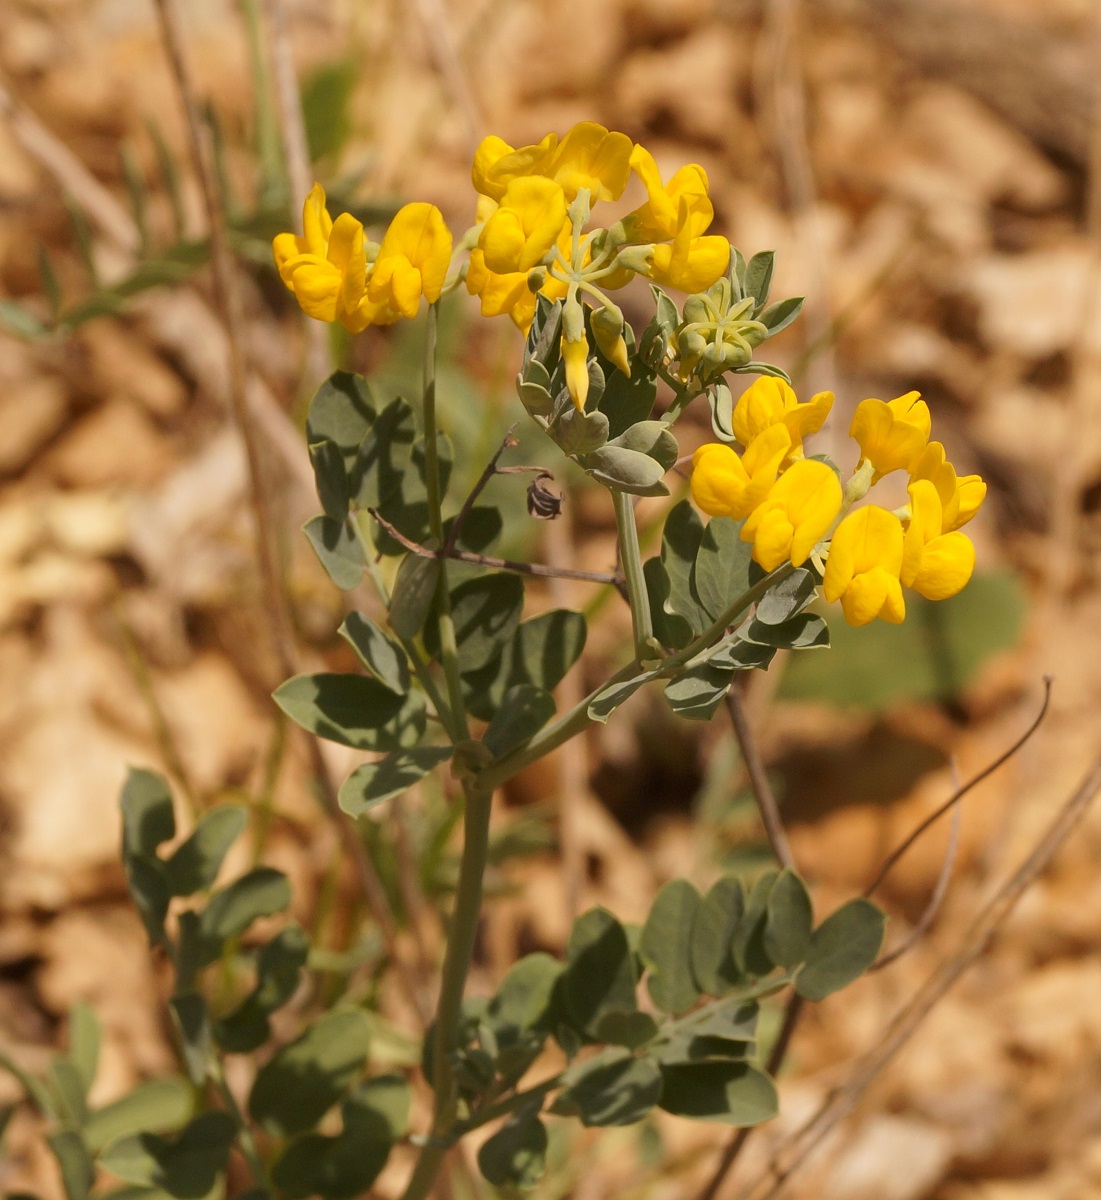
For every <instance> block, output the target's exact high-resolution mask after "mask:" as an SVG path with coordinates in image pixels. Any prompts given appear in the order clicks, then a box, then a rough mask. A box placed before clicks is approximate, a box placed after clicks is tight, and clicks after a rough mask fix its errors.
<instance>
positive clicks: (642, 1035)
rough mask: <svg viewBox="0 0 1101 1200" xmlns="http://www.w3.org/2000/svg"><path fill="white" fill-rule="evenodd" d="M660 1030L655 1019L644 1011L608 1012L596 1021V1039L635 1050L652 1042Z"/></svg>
mask: <svg viewBox="0 0 1101 1200" xmlns="http://www.w3.org/2000/svg"><path fill="white" fill-rule="evenodd" d="M659 1032H660V1030H659V1028H658V1023H657V1021H655V1020H654V1018H653V1017H652V1016H650V1014H649V1013H644V1012H609V1013H605V1014H604V1015H603V1016H602V1017H601V1018H600V1020H599V1021H598V1022H597V1023H596V1040H597V1041H598V1042H607V1043H608V1045H610V1046H626V1048H627V1049H628V1050H636V1049H637V1048H638V1047H639V1046H644V1045H646V1043H647V1042H652V1041H653V1040H654V1038H656V1037H657V1036H658V1033H659Z"/></svg>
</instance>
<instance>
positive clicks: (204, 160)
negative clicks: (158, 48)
mask: <svg viewBox="0 0 1101 1200" xmlns="http://www.w3.org/2000/svg"><path fill="white" fill-rule="evenodd" d="M155 2H156V8H157V14H158V17H159V18H160V24H161V32H162V36H163V39H164V45H165V51H166V53H167V55H168V59H169V63H170V65H171V68H172V73H173V76H174V78H175V81H176V87H177V89H178V91H179V94H180V100H181V102H182V104H183V108H184V115H185V118H186V121H187V129H188V135H189V138H190V141H191V152H192V156H193V159H194V164H195V172H196V175H197V177H198V180H199V185H200V189H201V192H202V197H203V205H204V208H205V210H206V216H207V221H208V224H209V227H210V251H211V268H212V271H213V279H214V302H215V307H216V310H217V311H218V313H219V315H220V317H221V319H222V324H223V326H224V328H225V332H226V344H227V348H228V352H229V367H230V383H231V386H230V399H231V401H232V407H233V413H234V416H235V418H236V422H237V426H238V430H239V432H240V434H241V438H242V440H243V442H244V446H245V455H246V459H247V462H248V473H249V485H250V486H249V495H250V499H251V503H252V510H253V519H254V523H255V527H256V528H255V531H254V532H255V537H256V551H257V558H258V561H259V566H260V572H261V578H262V581H263V592H264V598H265V601H266V603H267V607H268V620H269V622H270V625H271V630H272V636H273V640H274V644H275V650H276V654H277V656H278V659H279V665H280V670H281V671H282V673H283V674H284V675H293V674H295V673H296V670H295V668H296V660H297V657H298V655H297V647H296V645H295V642H294V637H293V633H292V627H291V621H290V613H289V610H288V606H287V597H286V593H285V591H284V587H283V580H282V578H281V576H280V572H279V567H278V562H277V558H276V551H275V538H274V529H273V525H272V521H271V511H270V506H269V504H268V498H267V492H266V490H265V487H264V480H263V475H262V469H261V463H260V454H259V447H258V446H257V442H256V436H255V431H254V428H253V424H252V421H251V419H250V414H249V407H248V399H247V388H248V366H247V363H246V361H245V355H244V351H243V346H244V340H245V336H244V335H245V329H244V312H243V309H242V306H241V301H240V294H239V292H238V289H237V287H236V286H235V280H234V276H233V259H232V256H231V252H230V248H229V241H228V238H227V235H226V223H225V204H224V197H223V196H222V195H221V194H220V187H219V180H218V173H217V171H216V170H214V168H213V163H212V160H211V147H210V145H209V138H208V132H209V131H208V130H207V129H206V127H205V126H204V124H203V120H202V117H201V115H200V108H199V103H198V98H197V95H196V92H195V85H194V80H193V76H192V72H191V66H190V63H189V61H188V57H187V50H186V44H185V41H184V37H183V30H182V25H181V21H180V12H179V0H155ZM308 744H309V746H310V754H311V756H312V759H313V768H314V774H315V777H316V779H317V781H318V785H319V788H320V792H321V798H322V803H323V806H324V808H325V811H326V813H327V814H328V816H329V817H330V819H331V820H332V821H333V824H334V825H335V827H336V829H337V832H338V833H339V835H340V838H341V842H342V844H343V846H344V848H345V851H346V852H347V853H348V855H349V857H350V858H351V860H352V863H353V865H354V867H355V870H356V874H357V876H358V878H359V882H360V886H361V888H362V890H363V894H364V897H365V899H366V901H367V904H368V907H369V908H370V910H371V915H372V916H373V917H374V920H375V923H376V924H377V925H378V927H379V932H380V934H381V935H382V938H383V941H384V944H385V946H386V949H387V953H388V955H389V956H390V958H391V959H392V961H393V963H394V966H395V970H396V973H397V977H398V979H399V981H400V982H401V984H402V987H403V989H404V991H405V993H406V996H407V998H408V1000H409V1001H410V1003H411V1004H412V1006H413V1010H414V1012H415V1013H417V1014H418V1016H419V1017H420V1018H421V1020H422V1021H425V1022H426V1021H427V1019H428V1013H427V1007H426V1005H425V1003H424V999H423V997H422V996H421V994H420V990H419V988H418V987H417V986H416V984H415V982H414V981H413V980H412V978H411V977H410V976H409V974H408V972H407V970H406V969H405V965H404V963H403V960H402V958H401V956H400V954H399V953H398V947H397V926H396V924H395V921H394V915H393V912H392V911H391V909H390V903H389V900H388V899H387V896H386V891H385V889H384V887H383V886H382V881H381V880H380V879H379V877H378V873H377V872H376V870H375V867H374V863H372V861H371V859H370V857H369V855H368V854H367V850H366V848H365V847H364V845H363V843H362V841H361V840H360V838H359V835H358V834H357V833H356V829H355V826H354V824H353V823H352V822H351V820H350V819H349V818H348V817H347V815H346V814H345V813H344V812H343V811H342V810H341V808H340V806H339V805H338V803H337V797H336V788H335V786H334V784H333V781H332V778H331V777H330V775H329V772H328V768H327V765H326V763H325V761H324V758H323V757H322V754H321V748H320V746H319V745H318V742H317V739H316V738H310V739H308Z"/></svg>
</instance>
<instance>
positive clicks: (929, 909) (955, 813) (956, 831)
mask: <svg viewBox="0 0 1101 1200" xmlns="http://www.w3.org/2000/svg"><path fill="white" fill-rule="evenodd" d="M962 818H963V806H962V805H961V804H960V798H959V796H956V797H955V798H954V803H953V807H952V824H951V825H950V826H949V830H948V847H947V849H946V850H945V853H944V862H943V863H942V864H941V868H940V874H939V875H938V876H937V882H936V885H935V886H934V888H933V894H932V895H931V896H930V897H929V903H928V904H927V905H926V906H925V911H924V912H923V913H922V914H921V917H920V918H919V920H918V923H917V924H916V925H915V926H914V927H913V929H911V930H910V935H909V937H907V938H906V939H905V941H903V943H902V944H901V945H900V946H896V947H895V949H894V950H891V951H890V952H889V953H887V954H884V955H883V956H882V957H881V958H879V959H878V960H877V961H876V962H875V963H873V964H872V965H871V966H870V967H869V968H868V974H869V975H870V974H871V973H872V972H873V971H882V970H883V968H884V967H889V966H890V965H891V964H892V963H895V962H898V960H899V959H900V958H901V957H902V956H903V955H904V954H906V953H907V952H908V951H910V950H912V949H913V947H914V946H916V945H917V944H918V942H920V941H921V939H922V938H923V937H924V936H925V935H926V934H927V933H928V932H929V930H930V929H931V928H932V925H933V922H934V921H935V920H936V919H937V913H938V912H939V911H940V906H941V904H942V903H943V902H944V897H945V896H946V895H947V894H948V884H949V882H950V880H951V878H952V872H953V871H954V870H955V867H956V856H957V854H958V853H959V848H960V826H961V825H962V823H963V820H962Z"/></svg>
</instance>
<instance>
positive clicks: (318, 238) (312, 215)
mask: <svg viewBox="0 0 1101 1200" xmlns="http://www.w3.org/2000/svg"><path fill="white" fill-rule="evenodd" d="M332 228H333V219H332V217H330V216H329V210H328V209H327V208H326V207H325V189H324V188H323V187H322V186H321V184H319V183H315V184H314V185H313V187H312V188H310V194H309V195H308V196H307V197H306V202H305V204H303V205H302V232H303V234H304V235H305V240H306V247H307V249H308V250H309V252H310V253H311V254H318V255H320V256H321V257H322V258H324V257H325V255H326V252H327V251H328V247H329V234H330V233H331V232H332Z"/></svg>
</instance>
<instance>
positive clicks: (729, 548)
mask: <svg viewBox="0 0 1101 1200" xmlns="http://www.w3.org/2000/svg"><path fill="white" fill-rule="evenodd" d="M744 524H745V522H744V521H735V520H733V519H732V518H730V517H712V518H711V520H710V521H708V523H707V528H706V529H705V530H704V531H703V537H702V538H701V539H700V548H699V550H698V552H697V554H696V560H695V563H694V564H693V567H692V589H693V593H694V595H695V596H696V598H697V599H698V601H699V603H700V607H701V608H702V609H703V610H704V612H706V613H707V615H708V616H709V617H710V618H711V619H712V620H715V619H717V618H718V617H720V616H721V615H722V614H723V613H724V612H726V610H727V609H728V608H729V607H730V606H731V604H733V603H734V601H735V600H737V599H738V597H739V596H744V595H745V593H746V592H747V591H749V588H750V586H751V585H750V580H749V572H750V564H751V563H752V562H753V547H752V546H751V545H750V543H749V542H743V541H742V539H741V537H740V536H739V534H740V533H741V529H742V526H743V525H744Z"/></svg>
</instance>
